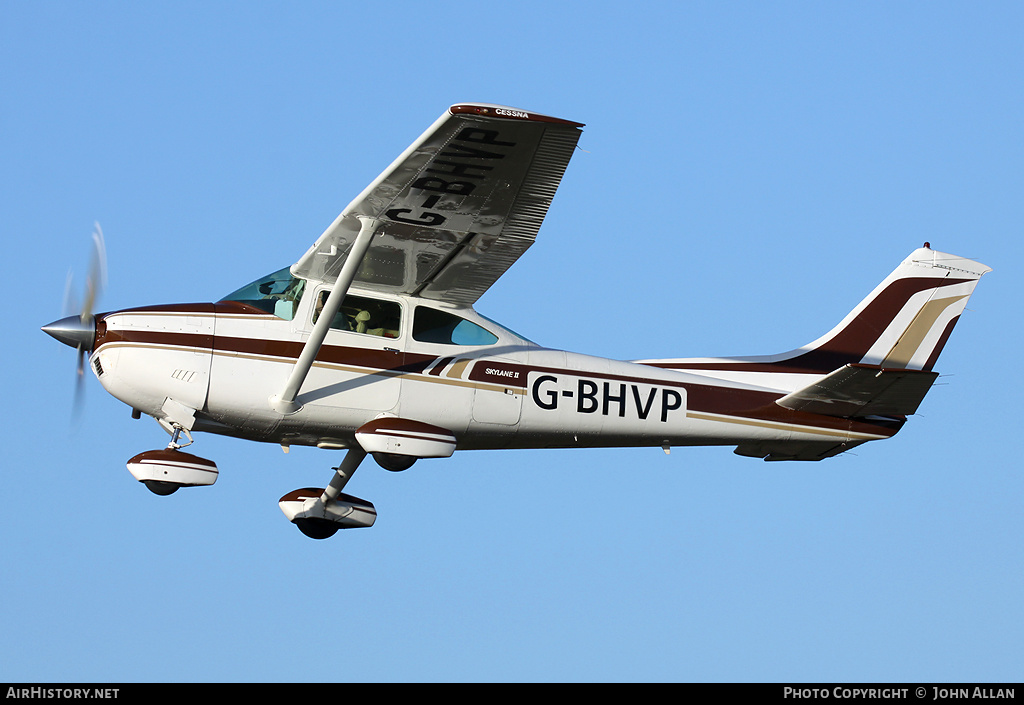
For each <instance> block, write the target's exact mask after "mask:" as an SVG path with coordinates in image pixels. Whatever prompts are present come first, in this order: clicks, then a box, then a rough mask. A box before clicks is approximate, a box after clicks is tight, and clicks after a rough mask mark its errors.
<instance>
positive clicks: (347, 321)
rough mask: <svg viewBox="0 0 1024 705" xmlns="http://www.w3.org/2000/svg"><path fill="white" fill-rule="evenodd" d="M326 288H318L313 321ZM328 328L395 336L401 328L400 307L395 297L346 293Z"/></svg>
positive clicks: (325, 297)
mask: <svg viewBox="0 0 1024 705" xmlns="http://www.w3.org/2000/svg"><path fill="white" fill-rule="evenodd" d="M329 294H330V292H329V291H321V292H320V295H319V296H317V299H316V306H315V307H314V310H313V323H316V319H317V318H319V317H320V312H321V311H322V310H323V308H324V304H325V303H327V296H328V295H329ZM331 328H333V329H335V330H346V331H350V332H352V333H362V334H364V335H376V336H380V337H382V338H397V337H398V336H399V334H400V332H401V330H402V307H401V306H400V305H399V304H397V303H396V302H394V301H381V300H379V299H368V298H366V297H363V296H346V297H345V300H344V301H343V302H342V303H341V308H340V309H339V310H338V313H336V314H335V315H334V320H333V321H331Z"/></svg>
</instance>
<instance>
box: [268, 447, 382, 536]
mask: <svg viewBox="0 0 1024 705" xmlns="http://www.w3.org/2000/svg"><path fill="white" fill-rule="evenodd" d="M365 457H366V451H365V450H363V449H362V448H360V447H358V446H355V447H353V448H350V449H349V450H348V451H347V452H346V453H345V459H344V460H342V461H341V465H339V466H338V467H336V468H334V477H333V478H331V483H330V484H329V485H328V486H327V487H326V489H323V490H321V489H319V488H316V487H306V488H304V489H300V490H294V491H293V492H289V493H288V494H286V495H285V496H284V497H282V498H281V499H280V501H279V503H278V504H279V506H280V507H281V511H282V512H284V515H285V516H286V517H288V520H289V521H290V522H292V523H293V524H295V526H297V527H299V531H301V532H302V533H303V534H305V535H306V536H308V537H310V538H313V539H326V538H330V537H331V536H334V534H335V533H337V532H338V530H339V529H355V528H360V527H370V526H373V522H374V521H375V520H376V519H377V510H376V509H374V507H373V505H372V504H371V503H370V502H367V501H366V500H363V499H359V498H358V497H352V496H351V495H347V494H343V493H342V490H343V489H344V488H345V485H346V484H347V483H348V481H349V480H350V479H352V475H353V474H354V473H355V471H356V468H358V467H359V464H360V463H362V462H363V459H364V458H365Z"/></svg>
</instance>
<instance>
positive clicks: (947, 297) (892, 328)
mask: <svg viewBox="0 0 1024 705" xmlns="http://www.w3.org/2000/svg"><path fill="white" fill-rule="evenodd" d="M990 271H992V270H991V268H990V267H986V266H985V265H983V264H980V263H978V262H975V261H973V260H969V259H965V258H963V257H957V256H956V255H950V254H946V253H944V252H937V251H935V250H932V249H931V248H930V247H928V244H927V243H925V246H924V247H922V248H920V249H917V250H914V252H912V253H911V255H910V256H909V257H907V259H905V260H903V262H902V263H901V264H900V266H899V267H897V268H896V270H895V271H894V272H893V273H892V274H890V275H889V276H888V277H886V278H885V280H884V281H883V282H882V283H881V284H879V285H878V286H877V287H875V290H874V291H872V292H871V293H870V294H869V295H868V297H867V298H865V299H864V300H863V301H861V302H860V304H859V305H858V306H857V308H855V309H854V310H853V311H851V312H850V313H849V314H848V315H847V316H846V318H844V319H843V320H842V321H841V322H840V323H839V325H837V326H836V327H835V328H833V329H832V330H831V331H829V332H828V333H827V334H825V335H824V336H822V337H821V338H819V339H818V340H816V341H814V342H813V343H810V344H809V345H805V346H804V347H803V348H800V349H799V350H795V351H793V353H792V354H791V355H792V356H791V357H790V356H788V355H787V356H786V357H787V358H788V359H786V360H785V362H784V364H785V365H786V366H791V365H795V366H797V367H801V368H804V369H803V371H807V372H822V373H826V372H831V371H832V370H835V369H837V368H839V367H841V366H842V365H846V364H863V365H878V366H879V367H882V368H885V369H909V370H931V369H932V367H933V366H934V365H935V361H936V359H938V357H939V353H940V352H942V348H943V346H944V345H945V344H946V340H948V339H949V334H950V333H951V332H952V331H953V326H955V325H956V322H957V321H958V320H959V318H960V314H961V313H962V312H963V310H964V308H965V307H966V306H967V299H968V298H970V296H971V293H973V291H974V287H975V286H977V284H978V280H979V279H981V276H982V275H983V274H985V273H986V272H990ZM780 362H782V361H780Z"/></svg>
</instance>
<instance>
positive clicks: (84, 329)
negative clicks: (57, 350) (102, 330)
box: [42, 316, 96, 350]
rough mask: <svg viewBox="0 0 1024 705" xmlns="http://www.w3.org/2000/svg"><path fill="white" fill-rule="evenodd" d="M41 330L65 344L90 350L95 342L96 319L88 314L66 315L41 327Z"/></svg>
mask: <svg viewBox="0 0 1024 705" xmlns="http://www.w3.org/2000/svg"><path fill="white" fill-rule="evenodd" d="M42 331H43V332H44V333H46V334H47V335H50V336H52V337H54V338H56V339H57V340H59V341H60V342H62V343H64V344H65V345H69V346H71V347H73V348H81V349H83V350H92V348H93V345H95V343H96V319H95V318H94V317H93V316H89V317H87V318H85V319H83V318H82V317H81V316H68V317H67V318H62V319H60V320H59V321H54V322H53V323H50V324H49V325H45V326H43V327H42Z"/></svg>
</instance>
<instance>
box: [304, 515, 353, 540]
mask: <svg viewBox="0 0 1024 705" xmlns="http://www.w3.org/2000/svg"><path fill="white" fill-rule="evenodd" d="M292 523H293V524H295V526H297V527H299V531H301V532H302V533H304V534H305V535H306V536H308V537H309V538H311V539H329V538H331V537H332V536H334V535H335V534H336V533H338V529H340V528H341V527H340V526H338V525H337V524H335V523H334V522H333V521H329V520H327V519H316V518H308V519H296V520H295V521H293V522H292Z"/></svg>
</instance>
